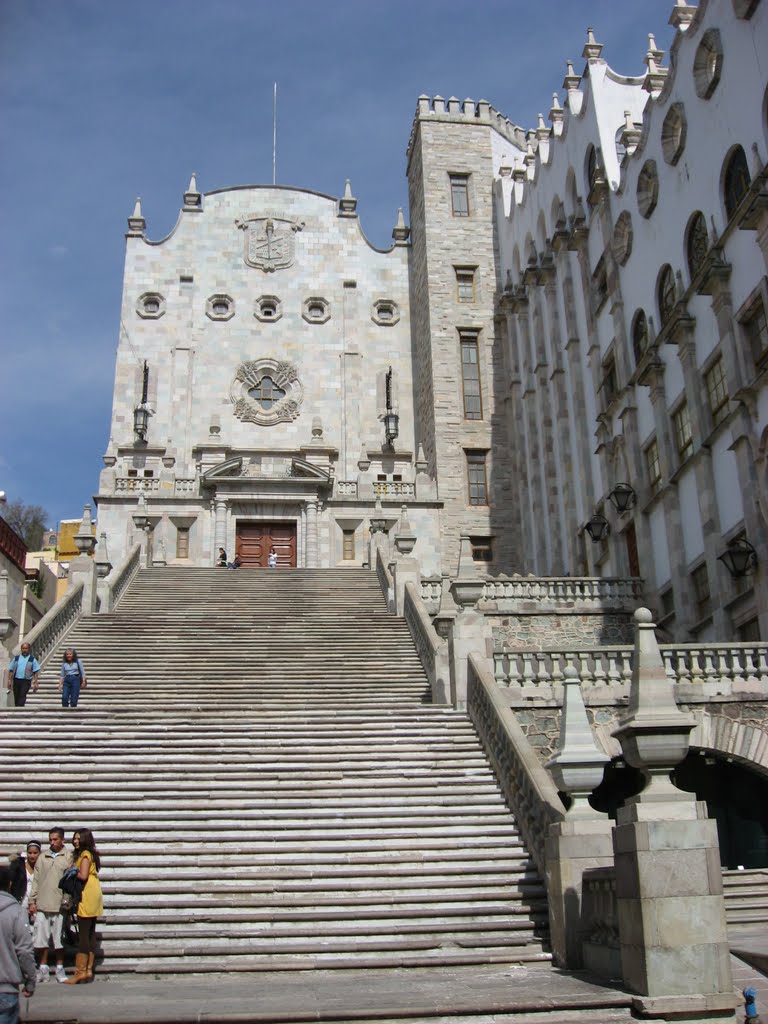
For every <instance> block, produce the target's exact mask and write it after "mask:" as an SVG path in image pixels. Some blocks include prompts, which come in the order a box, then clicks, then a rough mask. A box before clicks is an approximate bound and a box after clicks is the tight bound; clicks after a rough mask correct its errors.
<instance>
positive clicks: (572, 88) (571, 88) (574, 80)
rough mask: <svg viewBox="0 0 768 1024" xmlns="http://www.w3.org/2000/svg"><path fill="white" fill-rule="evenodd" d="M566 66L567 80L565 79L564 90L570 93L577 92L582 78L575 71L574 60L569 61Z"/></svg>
mask: <svg viewBox="0 0 768 1024" xmlns="http://www.w3.org/2000/svg"><path fill="white" fill-rule="evenodd" d="M565 66H566V68H567V71H566V73H565V78H564V79H563V88H564V89H566V90H567V91H568V92H569V93H570V92H576V90H577V89H578V88H579V82H580V81H581V76H580V75H577V74H576V72H575V71H574V70H573V61H572V60H567V61H566V62H565Z"/></svg>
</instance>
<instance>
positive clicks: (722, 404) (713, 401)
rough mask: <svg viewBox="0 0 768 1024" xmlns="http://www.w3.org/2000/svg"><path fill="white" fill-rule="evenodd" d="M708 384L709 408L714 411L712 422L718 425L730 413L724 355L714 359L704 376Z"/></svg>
mask: <svg viewBox="0 0 768 1024" xmlns="http://www.w3.org/2000/svg"><path fill="white" fill-rule="evenodd" d="M704 380H705V382H706V385H707V398H708V400H709V410H710V412H711V413H712V423H713V424H714V426H717V425H718V423H722V422H723V420H724V419H725V418H726V416H727V415H728V385H727V384H726V381H725V367H724V366H723V359H722V356H718V358H717V359H716V360H715V361H714V363H713V364H712V366H711V367H710V369H709V370H708V371H707V373H706V374H705V376H704Z"/></svg>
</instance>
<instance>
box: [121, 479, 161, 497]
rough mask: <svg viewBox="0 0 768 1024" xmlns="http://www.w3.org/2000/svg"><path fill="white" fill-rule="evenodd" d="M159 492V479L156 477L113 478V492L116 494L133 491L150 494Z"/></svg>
mask: <svg viewBox="0 0 768 1024" xmlns="http://www.w3.org/2000/svg"><path fill="white" fill-rule="evenodd" d="M159 490H160V477H158V476H118V477H116V478H115V492H116V493H117V494H122V493H124V492H125V493H131V492H133V491H145V492H147V493H151V492H153V491H159Z"/></svg>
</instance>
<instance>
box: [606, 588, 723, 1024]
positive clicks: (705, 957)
mask: <svg viewBox="0 0 768 1024" xmlns="http://www.w3.org/2000/svg"><path fill="white" fill-rule="evenodd" d="M635 622H636V627H637V633H636V639H635V652H634V666H633V671H632V686H631V689H630V698H629V708H628V714H627V716H626V717H625V718H624V719H623V720H622V721H621V722H620V724H619V727H618V729H616V731H615V733H614V735H615V736H616V737H617V739H618V740H619V741H620V743H621V747H622V751H623V752H624V758H625V760H626V761H627V762H628V763H629V764H631V765H633V766H634V767H636V768H639V769H640V770H641V771H642V772H643V774H644V775H645V777H646V779H647V780H648V781H647V785H646V786H645V788H644V789H643V790H642V792H641V793H639V794H638V795H637V796H636V797H632V798H631V799H629V800H628V801H627V802H626V804H625V806H624V807H622V808H620V809H619V812H618V815H617V824H616V828H615V829H614V837H613V843H614V854H615V864H616V901H617V910H618V922H619V941H620V944H621V963H622V972H623V975H624V984H625V985H626V986H627V987H628V988H630V989H632V990H633V991H634V992H637V993H638V996H637V998H636V999H635V1000H634V1008H635V1010H636V1011H638V1012H639V1013H640V1014H642V1015H644V1016H653V1017H661V1016H664V1017H672V1016H674V1019H676V1020H681V1021H687V1022H693V1021H704V1020H706V1021H708V1022H710V1024H725V1022H729V1024H731V1022H733V1021H734V1020H735V1017H734V1008H735V1006H736V999H735V997H734V992H733V981H732V978H731V964H730V951H729V947H728V936H727V934H726V928H725V905H724V902H723V880H722V872H721V869H720V851H719V848H718V842H717V828H716V825H715V822H714V821H713V820H711V819H709V818H707V816H706V808H705V806H704V805H703V804H698V803H697V802H696V800H695V798H694V797H693V796H692V795H691V794H689V793H683V792H681V791H680V790H678V789H675V787H674V785H673V784H672V782H671V781H670V778H669V773H670V772H671V771H672V769H673V768H674V767H675V765H676V764H679V762H680V761H682V760H683V758H684V757H685V755H686V753H687V751H688V743H689V735H690V732H691V729H692V728H693V726H694V719H693V716H692V715H688V714H684V713H683V712H681V711H680V710H679V709H678V707H677V705H676V703H675V696H674V690H673V686H672V683H671V681H670V679H669V678H668V677H667V674H666V671H665V668H664V663H663V661H662V658H661V653H660V651H659V647H658V644H657V642H656V636H655V633H654V624H653V622H652V621H651V613H650V612H649V611H648V609H646V608H639V609H638V610H637V611H636V612H635Z"/></svg>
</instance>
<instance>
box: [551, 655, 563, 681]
mask: <svg viewBox="0 0 768 1024" xmlns="http://www.w3.org/2000/svg"><path fill="white" fill-rule="evenodd" d="M561 657H562V655H561V654H560V652H559V651H553V652H552V655H551V659H552V685H553V686H562V685H563V673H562V672H561V671H560V659H561Z"/></svg>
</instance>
